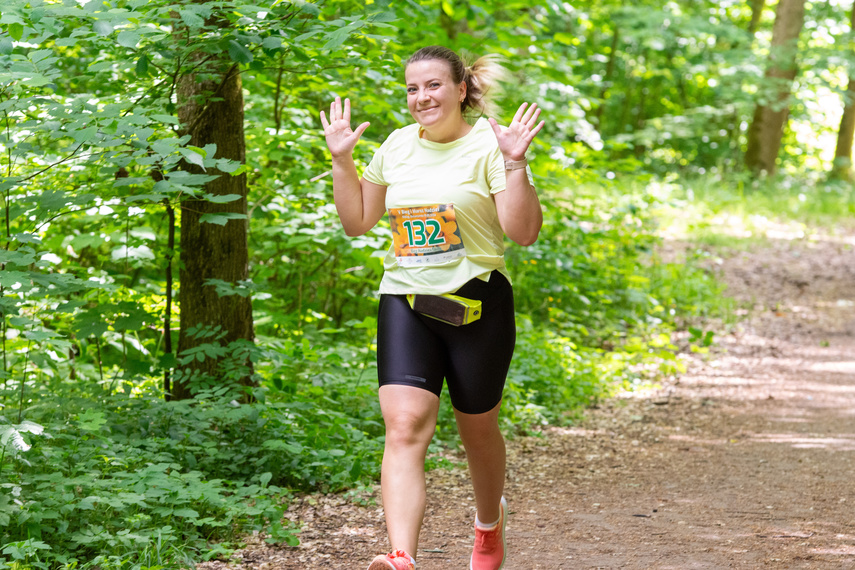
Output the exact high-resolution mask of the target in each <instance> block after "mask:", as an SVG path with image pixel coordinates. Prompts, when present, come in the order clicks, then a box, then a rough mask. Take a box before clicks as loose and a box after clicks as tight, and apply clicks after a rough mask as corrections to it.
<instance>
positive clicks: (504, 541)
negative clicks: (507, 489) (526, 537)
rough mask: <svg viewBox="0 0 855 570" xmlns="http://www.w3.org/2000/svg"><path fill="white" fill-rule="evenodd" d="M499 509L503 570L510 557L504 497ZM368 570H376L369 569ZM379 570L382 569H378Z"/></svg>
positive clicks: (500, 567)
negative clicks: (506, 560) (506, 533)
mask: <svg viewBox="0 0 855 570" xmlns="http://www.w3.org/2000/svg"><path fill="white" fill-rule="evenodd" d="M499 508H500V509H501V515H502V563H501V564H499V567H498V568H496V570H502V568H504V567H505V559H506V558H507V557H508V538H507V536H506V535H505V527H506V526H507V524H508V502H507V501H506V500H505V498H504V497H502V502H501V503H499ZM368 570H374V569H372V568H369V569H368ZM377 570H381V569H379V568H378V569H377ZM469 570H473V569H472V557H471V556H470V557H469Z"/></svg>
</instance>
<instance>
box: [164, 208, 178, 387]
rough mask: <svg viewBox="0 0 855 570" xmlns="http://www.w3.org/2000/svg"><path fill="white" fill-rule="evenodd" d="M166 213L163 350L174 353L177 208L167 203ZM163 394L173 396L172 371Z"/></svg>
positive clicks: (166, 375) (167, 370) (165, 371)
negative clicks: (173, 284)
mask: <svg viewBox="0 0 855 570" xmlns="http://www.w3.org/2000/svg"><path fill="white" fill-rule="evenodd" d="M166 215H167V220H168V223H169V230H168V231H169V238H168V242H167V254H166V310H165V311H164V315H163V352H164V354H169V355H172V326H171V323H172V258H173V256H174V255H175V209H174V208H173V207H172V205H171V204H169V202H167V203H166ZM163 394H164V396H165V397H166V400H167V401H169V400H170V398H171V397H172V371H171V369H170V368H166V369H165V370H164V371H163Z"/></svg>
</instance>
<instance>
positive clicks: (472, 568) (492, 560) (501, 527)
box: [469, 497, 508, 570]
mask: <svg viewBox="0 0 855 570" xmlns="http://www.w3.org/2000/svg"><path fill="white" fill-rule="evenodd" d="M507 512H508V502H507V501H505V498H504V497H502V503H501V509H500V515H499V522H498V523H496V525H495V526H494V527H492V528H489V529H483V528H480V527H479V526H478V525H477V524H476V525H475V548H474V549H473V550H472V558H470V559H469V570H500V569H501V568H502V566H504V565H505V523H506V522H507V521H508V516H507Z"/></svg>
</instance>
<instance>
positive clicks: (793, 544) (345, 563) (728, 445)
mask: <svg viewBox="0 0 855 570" xmlns="http://www.w3.org/2000/svg"><path fill="white" fill-rule="evenodd" d="M672 247H673V248H674V249H675V250H679V246H672ZM718 253H719V255H721V256H722V257H723V258H724V259H723V263H721V264H715V263H711V267H716V268H717V269H716V270H717V271H719V272H721V276H722V278H723V279H724V280H725V281H726V282H727V283H728V287H729V289H728V294H730V295H732V296H734V297H735V298H737V299H739V300H740V301H741V302H742V303H743V304H744V306H747V307H750V311H749V315H748V316H747V317H746V319H745V320H744V321H743V322H742V323H741V324H740V325H739V326H737V327H735V328H734V330H733V331H731V332H730V333H728V334H727V335H725V336H719V337H717V344H716V347H715V348H714V350H713V352H712V354H711V355H710V356H708V357H707V358H706V359H705V360H702V359H696V360H695V361H693V363H692V364H691V365H690V368H689V371H688V373H687V374H685V375H683V376H681V377H680V378H678V379H675V380H674V381H673V382H670V383H669V384H668V385H666V386H663V387H662V388H661V389H659V390H656V391H654V392H649V393H646V394H643V395H636V396H632V397H626V398H618V399H615V400H612V401H609V402H607V403H605V404H604V405H603V406H601V407H600V408H599V409H595V410H591V411H590V412H589V413H588V414H587V415H586V418H585V419H584V421H582V422H581V423H580V424H579V425H577V426H575V427H573V428H572V429H550V430H548V431H547V432H545V433H544V434H542V437H539V438H536V437H529V438H522V439H517V440H514V441H512V442H510V443H509V446H508V447H509V462H508V484H507V490H506V496H507V498H508V501H509V504H510V512H511V514H510V519H509V523H508V543H509V553H508V561H507V564H506V565H505V568H506V569H508V570H513V569H529V568H549V569H564V568H566V569H570V568H574V569H576V568H579V569H590V568H637V569H644V568H660V569H670V568H673V569H690V568H710V569H717V568H805V569H808V568H810V569H813V568H816V569H820V568H822V569H826V568H855V494H853V478H855V474H853V470H855V462H853V459H855V253H853V250H852V247H850V246H848V245H846V244H843V243H839V242H805V241H801V242H789V241H780V242H772V243H770V244H768V245H764V246H762V247H758V248H755V249H754V250H753V251H751V252H747V253H746V252H735V253H734V252H718ZM428 477H429V497H428V503H429V506H428V512H427V516H426V520H425V525H424V527H423V530H422V543H421V545H420V546H421V551H420V552H419V556H418V568H419V570H444V569H458V568H459V569H463V568H468V558H469V552H470V548H471V545H472V540H473V535H472V520H473V518H474V501H473V498H472V495H471V491H470V489H469V485H468V479H467V474H466V472H465V470H455V471H441V470H440V471H434V472H432V473H430V474H429V475H428ZM378 503H379V500H378ZM289 516H290V517H291V518H292V519H294V520H301V521H303V522H304V523H305V525H306V526H305V531H304V532H303V535H302V540H303V543H302V544H301V546H299V547H296V548H287V547H281V546H280V547H268V546H264V545H262V544H256V545H251V546H250V547H249V548H247V549H246V550H244V551H242V552H241V553H239V558H238V559H239V560H240V562H239V563H237V564H231V565H229V567H231V568H241V569H249V568H252V569H256V568H257V569H271V570H273V569H290V568H354V569H362V568H365V566H367V562H368V561H369V560H370V559H371V557H372V556H373V555H375V554H377V553H380V552H383V551H385V550H386V549H387V544H386V537H385V528H384V525H383V513H382V509H380V508H379V507H378V506H372V507H359V506H356V505H354V504H352V503H349V502H347V501H345V500H344V499H343V498H341V497H336V496H333V497H306V498H304V499H303V500H302V501H300V502H297V503H295V504H294V505H292V507H291V510H290V512H289ZM225 567H226V565H225V564H223V563H207V564H204V565H200V566H199V568H200V569H201V568H208V569H214V568H220V569H222V568H225Z"/></svg>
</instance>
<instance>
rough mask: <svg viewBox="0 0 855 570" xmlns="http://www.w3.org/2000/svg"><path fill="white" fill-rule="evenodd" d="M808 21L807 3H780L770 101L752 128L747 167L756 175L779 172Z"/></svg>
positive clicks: (770, 68) (770, 73)
mask: <svg viewBox="0 0 855 570" xmlns="http://www.w3.org/2000/svg"><path fill="white" fill-rule="evenodd" d="M804 20H805V0H779V2H778V8H777V10H776V11H775V27H774V28H773V30H772V46H771V51H770V54H769V65H768V67H767V69H766V74H765V79H764V82H763V83H764V84H765V85H766V86H769V87H770V88H768V89H766V90H765V91H768V92H769V93H770V96H769V97H768V99H769V102H768V103H766V102H764V101H763V97H762V96H761V99H760V102H758V104H757V107H756V108H755V110H754V118H753V120H752V121H751V126H750V127H749V128H748V148H747V150H746V151H745V165H746V166H747V167H748V168H749V169H750V170H751V171H753V172H755V173H759V172H760V171H764V170H765V171H766V172H767V173H769V174H772V173H774V172H775V161H776V160H777V158H778V150H779V149H780V147H781V139H782V138H783V135H784V126H785V125H786V122H787V118H788V116H789V113H790V108H789V103H788V99H789V97H790V91H791V89H792V85H793V79H795V77H796V51H797V49H798V39H799V33H800V32H801V29H802V26H803V25H804Z"/></svg>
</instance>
